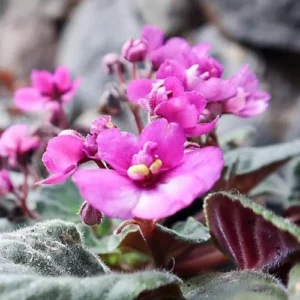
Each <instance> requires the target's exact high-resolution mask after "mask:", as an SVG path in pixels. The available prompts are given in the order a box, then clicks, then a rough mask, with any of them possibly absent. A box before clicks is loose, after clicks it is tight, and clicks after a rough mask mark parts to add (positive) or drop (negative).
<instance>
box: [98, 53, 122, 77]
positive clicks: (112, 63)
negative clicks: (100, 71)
mask: <svg viewBox="0 0 300 300" xmlns="http://www.w3.org/2000/svg"><path fill="white" fill-rule="evenodd" d="M102 63H103V65H104V67H105V71H106V72H107V74H113V73H114V72H120V73H125V65H124V62H123V60H122V58H121V57H120V56H119V55H117V54H115V53H108V54H106V55H105V56H104V57H103V59H102Z"/></svg>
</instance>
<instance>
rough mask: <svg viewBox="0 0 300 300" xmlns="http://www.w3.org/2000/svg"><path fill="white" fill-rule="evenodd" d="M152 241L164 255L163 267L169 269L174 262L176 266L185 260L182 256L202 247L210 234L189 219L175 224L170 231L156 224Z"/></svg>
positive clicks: (193, 220)
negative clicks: (153, 240)
mask: <svg viewBox="0 0 300 300" xmlns="http://www.w3.org/2000/svg"><path fill="white" fill-rule="evenodd" d="M154 239H155V243H156V244H157V245H159V247H160V249H162V251H163V253H164V256H165V257H164V260H163V261H164V266H166V267H171V266H170V264H173V263H174V261H176V265H177V264H181V263H183V262H184V261H185V260H186V259H185V255H184V256H182V254H184V253H185V254H188V253H190V252H191V251H192V250H194V249H195V248H198V247H199V246H202V245H203V244H204V243H205V242H207V241H208V240H209V239H210V234H209V231H208V229H207V227H205V226H204V225H203V224H201V223H200V222H198V221H196V220H195V219H194V218H192V217H189V218H188V219H187V220H186V221H184V222H178V223H176V224H175V225H174V226H173V228H171V229H170V228H167V227H164V226H163V225H160V224H156V228H155V232H154ZM179 256H181V257H180V259H179ZM173 260H174V261H173Z"/></svg>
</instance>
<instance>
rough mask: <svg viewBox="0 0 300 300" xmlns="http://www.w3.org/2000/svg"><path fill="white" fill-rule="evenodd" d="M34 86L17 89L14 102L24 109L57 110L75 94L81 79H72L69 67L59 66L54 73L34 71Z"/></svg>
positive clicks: (29, 110)
mask: <svg viewBox="0 0 300 300" xmlns="http://www.w3.org/2000/svg"><path fill="white" fill-rule="evenodd" d="M31 82H32V87H30V88H21V89H19V90H17V91H16V93H15V96H14V103H15V105H16V107H18V108H19V109H20V110H22V111H26V112H31V111H39V110H45V109H46V110H47V109H50V110H55V109H57V107H58V106H60V105H64V104H66V103H67V102H69V100H70V99H71V98H72V97H73V96H74V95H75V93H76V91H77V88H78V86H79V84H80V80H75V81H74V82H72V81H71V75H70V72H69V71H68V69H67V68H65V67H58V68H57V69H56V71H55V72H54V74H51V73H50V72H48V71H33V72H32V74H31Z"/></svg>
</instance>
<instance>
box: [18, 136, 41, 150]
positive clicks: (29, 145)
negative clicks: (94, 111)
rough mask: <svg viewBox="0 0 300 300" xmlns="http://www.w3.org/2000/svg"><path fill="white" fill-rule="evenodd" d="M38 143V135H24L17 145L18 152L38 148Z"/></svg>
mask: <svg viewBox="0 0 300 300" xmlns="http://www.w3.org/2000/svg"><path fill="white" fill-rule="evenodd" d="M39 145H40V138H39V137H38V136H32V137H31V136H26V137H24V138H23V141H22V142H21V143H20V145H19V151H20V152H27V151H29V150H33V149H36V148H38V147H39Z"/></svg>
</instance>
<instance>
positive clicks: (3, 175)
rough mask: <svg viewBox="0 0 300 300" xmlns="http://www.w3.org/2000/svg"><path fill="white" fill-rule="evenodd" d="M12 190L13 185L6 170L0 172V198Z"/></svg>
mask: <svg viewBox="0 0 300 300" xmlns="http://www.w3.org/2000/svg"><path fill="white" fill-rule="evenodd" d="M12 190H13V185H12V182H11V180H10V177H9V174H8V172H7V170H5V169H2V170H0V197H1V196H5V195H7V194H8V193H10V192H11V191H12Z"/></svg>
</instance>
